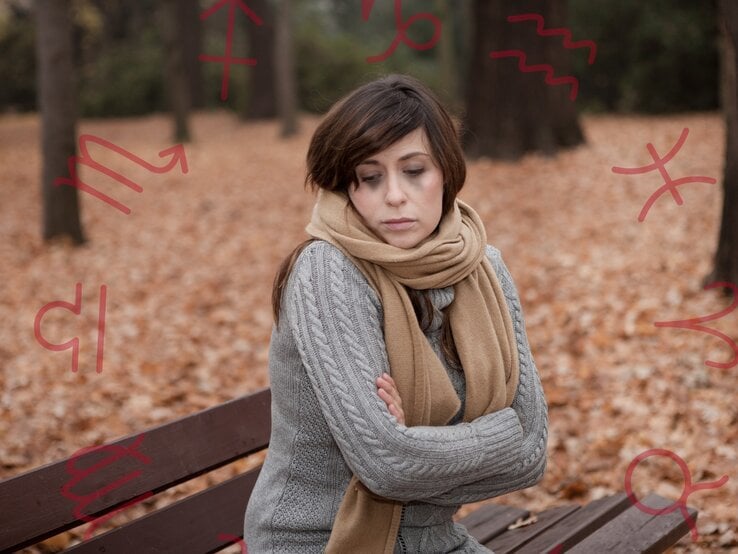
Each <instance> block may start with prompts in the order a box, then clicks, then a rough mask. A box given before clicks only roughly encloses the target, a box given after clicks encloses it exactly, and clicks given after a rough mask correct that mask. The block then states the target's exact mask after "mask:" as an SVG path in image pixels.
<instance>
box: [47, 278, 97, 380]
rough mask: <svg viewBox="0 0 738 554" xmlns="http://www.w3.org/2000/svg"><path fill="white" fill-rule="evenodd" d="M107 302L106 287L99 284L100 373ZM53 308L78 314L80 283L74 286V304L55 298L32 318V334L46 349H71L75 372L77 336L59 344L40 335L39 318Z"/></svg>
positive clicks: (77, 354) (77, 360)
mask: <svg viewBox="0 0 738 554" xmlns="http://www.w3.org/2000/svg"><path fill="white" fill-rule="evenodd" d="M106 304H107V287H106V286H105V285H100V309H99V312H98V324H97V366H96V367H97V372H98V373H102V365H103V349H104V344H105V306H106ZM54 308H63V309H65V310H69V311H70V312H72V313H73V314H75V315H79V314H80V311H81V310H82V283H77V285H76V287H75V295H74V304H71V303H69V302H64V301H63V300H56V301H54V302H49V303H48V304H45V305H44V306H43V307H42V308H41V309H40V310H39V311H38V313H36V317H35V318H34V320H33V334H34V336H35V337H36V340H37V341H38V342H39V344H41V346H43V347H44V348H46V349H48V350H53V351H54V352H61V351H63V350H68V349H69V348H71V349H72V372H76V371H77V369H78V364H79V337H74V338H73V339H70V340H68V341H67V342H63V343H61V344H52V343H50V342H49V341H47V340H46V339H45V338H44V337H43V336H42V335H41V320H42V319H43V317H44V315H45V314H46V312H48V311H49V310H53V309H54Z"/></svg>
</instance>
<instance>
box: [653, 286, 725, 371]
mask: <svg viewBox="0 0 738 554" xmlns="http://www.w3.org/2000/svg"><path fill="white" fill-rule="evenodd" d="M715 287H728V288H730V289H731V290H732V291H733V302H731V303H730V306H728V307H727V308H725V309H724V310H721V311H719V312H716V313H714V314H708V315H703V316H702V317H692V318H690V319H682V320H679V321H656V322H654V325H655V326H656V327H676V328H681V329H692V330H694V331H702V332H704V333H708V334H710V335H712V336H713V337H717V338H719V339H722V340H724V341H725V342H726V343H728V346H730V348H731V350H733V354H734V356H733V359H732V360H731V361H729V362H724V363H720V362H713V361H711V360H707V361H706V362H705V364H706V365H709V366H710V367H716V368H718V369H729V368H731V367H733V366H735V365H736V364H738V345H736V343H735V341H734V340H733V339H731V338H730V337H729V336H727V335H726V334H725V333H721V332H720V331H717V330H715V329H712V328H711V327H706V326H704V325H699V324H700V323H702V322H704V321H711V320H713V319H720V318H721V317H723V316H724V315H727V314H729V313H730V312H732V311H733V310H735V308H736V306H737V305H738V287H737V286H736V285H734V284H733V283H728V282H726V281H718V282H715V283H710V284H709V285H705V287H704V288H705V290H708V289H714V288H715Z"/></svg>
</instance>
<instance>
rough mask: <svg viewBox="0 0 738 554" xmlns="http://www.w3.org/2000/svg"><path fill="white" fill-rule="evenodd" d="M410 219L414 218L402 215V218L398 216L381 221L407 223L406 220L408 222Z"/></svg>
mask: <svg viewBox="0 0 738 554" xmlns="http://www.w3.org/2000/svg"><path fill="white" fill-rule="evenodd" d="M410 221H415V220H414V219H410V218H407V217H403V218H400V219H387V220H385V221H383V222H382V223H407V222H410Z"/></svg>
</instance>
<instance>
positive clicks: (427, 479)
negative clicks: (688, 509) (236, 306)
mask: <svg viewBox="0 0 738 554" xmlns="http://www.w3.org/2000/svg"><path fill="white" fill-rule="evenodd" d="M486 254H487V256H488V257H489V259H490V260H491V262H492V265H493V267H494V268H495V271H496V273H497V275H498V278H499V280H500V284H501V285H502V288H503V291H504V292H505V297H506V300H507V305H508V308H509V310H510V313H511V315H512V318H513V323H514V327H515V333H516V336H517V344H518V352H519V358H520V383H519V386H518V389H517V392H516V396H515V399H514V401H513V404H512V407H510V408H505V409H503V410H500V411H498V412H495V413H492V414H488V415H485V416H482V417H480V418H477V419H476V420H474V421H473V422H470V423H466V422H462V421H461V419H462V416H463V413H464V399H465V383H464V375H463V372H462V371H459V370H457V369H456V368H454V367H451V366H450V365H449V363H448V361H447V360H446V358H445V356H444V355H443V353H442V351H441V348H440V344H441V314H440V313H439V312H438V310H440V309H441V308H443V307H445V306H447V305H448V304H450V303H451V302H452V301H453V299H454V289H453V286H450V287H445V288H440V289H432V290H431V291H430V292H431V295H432V296H431V298H432V301H433V305H434V308H435V313H434V320H433V324H432V326H431V329H430V330H429V331H428V332H427V333H426V336H427V338H428V341H429V342H430V344H431V346H432V347H433V349H434V350H435V352H436V354H437V355H438V356H439V358H440V359H441V361H442V362H443V364H444V366H445V367H446V370H447V371H448V374H449V377H450V378H451V382H452V383H453V385H454V388H455V389H456V391H457V393H458V395H459V398H460V399H461V401H462V404H461V408H460V409H459V411H458V413H457V414H456V415H455V416H454V418H453V419H452V420H451V421H450V422H449V425H447V426H442V427H431V426H414V427H406V426H405V425H402V424H400V423H398V422H397V419H396V418H395V417H394V416H392V415H391V414H390V413H389V411H388V409H387V406H386V404H385V403H384V401H383V400H382V399H381V398H380V397H379V395H378V394H377V387H376V384H375V383H376V379H377V377H379V376H380V375H381V374H382V372H385V371H386V372H387V373H390V368H389V363H388V360H387V351H386V347H385V342H384V336H383V330H382V322H383V313H382V304H381V302H380V301H379V299H378V297H377V295H376V294H375V293H374V290H373V289H372V288H371V286H370V285H369V283H368V282H367V280H366V278H365V277H364V275H363V274H362V273H361V272H360V271H359V269H358V268H357V267H356V266H355V265H354V264H353V263H352V262H351V261H350V260H349V259H348V258H346V257H345V256H344V255H343V254H342V253H341V251H340V250H338V249H337V248H336V247H335V246H333V245H332V244H330V243H328V242H326V241H323V240H318V241H315V242H313V243H311V244H309V245H308V246H307V247H306V248H305V249H304V250H303V251H302V252H301V253H300V255H299V257H298V259H297V261H296V262H295V265H294V268H293V271H292V273H291V274H290V277H289V279H288V282H287V286H286V287H285V292H284V296H283V299H282V304H281V311H280V324H279V327H277V326H274V325H273V327H272V336H271V342H270V345H269V374H270V380H271V389H272V408H271V411H272V433H271V441H270V444H269V451H268V453H267V456H266V459H265V461H264V466H263V468H262V470H261V473H260V475H259V478H258V480H257V482H256V486H255V488H254V491H253V493H252V495H251V499H250V500H249V503H248V506H247V508H246V513H245V522H244V538H245V541H246V545H247V547H248V550H249V552H250V553H252V554H262V553H272V552H274V553H299V554H305V553H312V552H316V553H319V552H323V550H324V548H325V546H326V544H327V542H328V537H329V536H330V532H331V527H332V525H333V520H334V518H335V516H336V513H337V511H338V506H339V504H340V502H341V499H342V498H343V494H344V491H345V489H346V486H347V485H348V482H349V480H350V478H351V474H352V473H353V474H356V476H357V477H358V478H359V480H361V481H362V482H363V483H364V484H365V485H366V486H367V487H368V488H369V489H370V490H372V491H373V492H375V493H377V494H380V495H382V496H385V497H388V498H392V499H396V500H401V501H403V502H405V503H406V504H405V506H404V507H403V513H402V519H401V523H400V531H399V533H398V537H397V542H396V543H395V553H401V552H422V553H424V554H425V553H446V552H456V553H462V552H463V553H469V552H472V553H473V552H487V553H488V552H490V550H489V549H487V548H485V547H484V546H482V545H480V544H479V543H478V542H477V541H476V540H475V539H474V538H473V537H471V536H470V535H469V534H468V532H467V531H466V529H465V528H464V527H463V526H462V525H460V524H458V523H454V522H453V520H452V516H453V515H454V513H455V512H456V511H457V510H458V509H459V507H460V506H461V505H462V504H465V503H469V502H477V501H479V500H484V499H487V498H492V497H496V496H499V495H502V494H505V493H508V492H511V491H514V490H518V489H523V488H526V487H530V486H531V485H534V484H535V483H537V482H538V481H539V480H540V479H541V477H542V475H543V472H544V470H545V467H546V439H547V431H548V416H547V406H546V400H545V398H544V396H543V390H542V388H541V382H540V379H539V376H538V373H537V370H536V366H535V364H534V362H533V357H532V356H531V352H530V347H529V345H528V338H527V335H526V331H525V323H524V319H523V313H522V311H521V307H520V300H519V297H518V292H517V289H516V287H515V285H514V283H513V281H512V278H511V276H510V273H509V272H508V269H507V267H506V266H505V264H504V262H503V261H502V257H501V255H500V252H499V250H497V249H496V248H494V247H493V246H490V245H487V249H486ZM421 321H422V320H421ZM390 374H391V373H390ZM247 423H248V422H244V424H247Z"/></svg>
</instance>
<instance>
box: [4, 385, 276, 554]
mask: <svg viewBox="0 0 738 554" xmlns="http://www.w3.org/2000/svg"><path fill="white" fill-rule="evenodd" d="M270 406H271V391H270V389H268V388H266V389H262V390H259V391H257V392H255V393H253V394H249V395H246V396H243V397H240V398H236V399H234V400H231V401H229V402H226V403H224V404H220V405H218V406H215V407H213V408H209V409H207V410H203V411H201V412H198V413H195V414H192V415H189V416H186V417H183V418H181V419H178V420H176V421H172V422H169V423H165V424H163V425H159V426H157V427H154V428H151V429H148V430H146V431H143V432H141V433H136V434H133V435H129V436H127V437H124V438H121V439H119V440H116V441H113V442H110V443H107V444H105V445H100V446H98V447H95V448H94V449H83V450H81V451H78V452H77V453H75V454H73V455H72V456H70V457H69V458H67V459H65V460H61V461H58V462H53V463H51V464H47V465H45V466H42V467H39V468H36V469H33V470H31V471H28V472H26V473H23V474H21V475H18V476H16V477H11V478H10V479H7V480H4V481H1V482H0V552H5V551H14V550H18V549H21V548H23V547H25V546H29V545H32V544H35V543H38V542H40V541H43V540H45V539H47V538H49V537H52V536H54V535H57V534H59V533H62V532H64V531H66V530H68V529H71V528H73V527H76V526H78V525H81V524H84V523H85V522H92V521H93V520H94V519H97V518H101V519H97V521H98V522H100V521H102V519H105V518H103V516H108V518H109V517H110V516H112V515H114V514H115V513H117V512H119V511H120V510H121V509H124V508H125V507H128V506H132V505H133V504H135V503H137V502H140V501H142V500H144V499H145V498H147V497H149V496H152V495H155V494H157V493H159V492H161V491H164V490H166V489H169V488H170V487H173V486H175V485H178V484H180V483H183V482H185V481H188V480H190V479H193V478H195V477H198V476H200V475H202V474H204V473H207V472H209V471H212V470H214V469H217V468H219V467H222V466H224V465H226V464H228V463H231V462H233V461H235V460H238V459H239V458H243V457H245V456H248V455H250V454H253V453H255V452H258V451H260V450H263V449H264V448H266V447H267V446H268V445H269V436H270V433H271V413H270ZM259 469H260V468H256V469H253V470H251V471H249V472H247V473H244V474H242V475H239V476H237V477H234V478H232V479H230V480H228V481H226V482H224V483H221V484H219V485H217V486H215V487H211V488H208V489H207V490H204V491H202V492H199V493H197V494H193V495H191V496H188V497H187V498H184V499H182V500H179V501H177V502H175V503H173V504H171V505H169V506H166V507H163V508H161V509H158V510H156V511H154V512H151V513H148V514H146V515H145V516H142V517H140V518H138V519H136V520H134V521H131V522H130V523H127V524H125V525H123V526H121V527H118V528H116V529H113V530H112V531H109V532H107V533H103V534H101V535H99V536H98V537H93V538H91V539H89V540H85V541H84V542H82V543H81V544H79V545H77V546H74V547H72V548H70V549H69V550H67V552H80V553H81V552H90V553H92V552H96V553H99V552H105V553H106V554H112V553H115V552H121V553H123V552H125V553H130V552H137V553H139V552H159V553H161V552H185V551H187V552H189V551H191V552H217V551H219V550H221V549H223V548H224V547H225V546H227V545H228V544H233V542H234V541H235V539H236V538H241V537H242V535H243V516H244V512H245V509H246V504H247V502H248V499H249V496H250V494H251V491H252V489H253V486H254V484H255V482H256V477H257V476H258V473H259ZM93 525H95V523H91V526H93ZM209 530H213V532H212V533H210V531H209ZM211 535H212V536H211Z"/></svg>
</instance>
